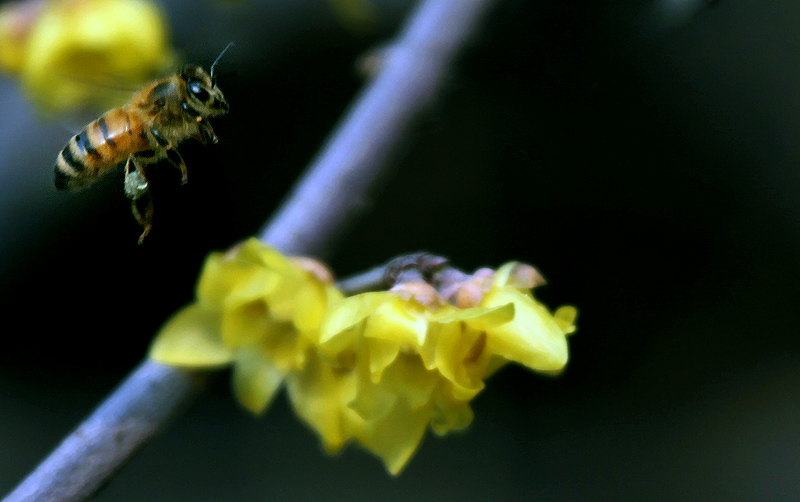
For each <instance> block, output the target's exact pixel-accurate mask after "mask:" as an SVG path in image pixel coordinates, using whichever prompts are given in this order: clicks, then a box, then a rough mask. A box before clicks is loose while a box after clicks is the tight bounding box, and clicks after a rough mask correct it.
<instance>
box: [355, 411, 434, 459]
mask: <svg viewBox="0 0 800 502" xmlns="http://www.w3.org/2000/svg"><path fill="white" fill-rule="evenodd" d="M432 408H433V405H431V404H428V405H426V406H424V407H422V408H416V409H412V408H411V407H410V406H409V405H408V403H406V402H405V401H404V400H402V399H398V400H397V401H395V404H394V406H393V407H392V409H391V410H390V411H389V413H387V414H386V415H385V416H384V418H383V419H382V420H380V421H377V422H369V423H367V424H365V425H364V427H363V428H362V430H361V431H360V433H359V435H358V436H357V438H358V441H359V443H360V444H361V445H363V446H364V447H365V448H366V449H368V450H369V451H371V452H372V453H374V454H375V455H377V456H378V457H380V458H381V460H383V463H384V465H385V466H386V469H387V470H388V471H389V472H390V473H391V474H393V475H397V474H399V473H400V471H401V470H402V469H403V467H405V466H406V464H408V461H409V460H410V459H411V456H412V455H413V454H414V452H415V451H416V450H417V447H418V446H419V444H420V442H421V441H422V438H423V437H424V435H425V429H427V427H428V423H429V422H430V419H431V409H432Z"/></svg>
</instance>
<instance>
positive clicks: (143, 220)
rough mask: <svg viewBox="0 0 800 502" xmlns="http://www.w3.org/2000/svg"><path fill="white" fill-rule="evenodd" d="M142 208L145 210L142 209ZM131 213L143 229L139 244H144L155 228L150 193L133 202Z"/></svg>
mask: <svg viewBox="0 0 800 502" xmlns="http://www.w3.org/2000/svg"><path fill="white" fill-rule="evenodd" d="M140 206H142V207H143V209H140ZM131 212H133V216H134V218H136V221H138V222H139V224H140V225H141V226H142V227H143V228H142V235H140V236H139V244H142V243H143V242H144V238H145V237H147V234H149V233H150V229H152V228H153V198H152V197H151V196H150V193H149V192H148V193H146V194H144V195H143V196H142V197H139V198H138V199H134V200H133V201H131Z"/></svg>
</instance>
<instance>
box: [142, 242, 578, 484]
mask: <svg viewBox="0 0 800 502" xmlns="http://www.w3.org/2000/svg"><path fill="white" fill-rule="evenodd" d="M529 270H532V269H531V268H530V267H527V268H526V267H525V266H521V265H520V264H517V263H509V264H506V265H504V266H503V267H501V268H500V269H498V270H497V272H493V271H491V272H487V271H485V270H484V271H479V272H478V273H476V274H475V275H474V276H472V277H471V278H469V279H468V280H465V281H462V282H461V283H460V284H459V285H458V286H457V287H456V288H455V289H453V290H452V291H450V292H449V294H450V295H451V299H452V300H453V301H455V302H456V303H460V304H461V306H456V305H453V304H452V303H451V302H450V301H447V300H446V299H445V298H444V297H443V296H442V295H441V294H440V293H439V292H438V291H436V290H435V289H434V288H433V287H432V286H430V285H428V284H426V283H404V284H400V285H399V286H396V287H395V288H393V289H392V290H391V291H389V292H371V293H363V294H359V295H355V296H351V297H348V298H344V297H343V295H342V294H341V293H339V292H338V291H337V290H336V289H335V288H334V287H333V286H331V285H330V284H329V283H326V282H325V281H324V280H323V279H321V278H320V274H313V273H311V272H309V271H307V270H306V269H304V268H301V267H300V266H299V265H298V264H297V262H294V261H291V260H289V259H287V258H284V257H282V256H281V255H279V254H278V253H277V252H275V251H274V250H271V249H269V248H267V247H264V246H263V245H261V244H259V243H258V242H257V241H255V240H251V241H248V242H247V243H246V244H244V245H243V246H242V247H241V248H240V249H239V250H238V251H236V253H235V254H233V255H232V256H227V257H226V256H224V255H220V254H214V255H212V256H211V257H209V259H208V261H207V263H206V266H205V269H204V271H203V273H202V275H201V278H200V281H199V285H198V293H197V301H196V302H195V303H194V304H192V305H190V306H188V307H186V308H185V309H184V310H182V311H181V312H179V313H178V314H177V315H176V316H175V317H174V318H173V319H172V320H171V321H169V322H168V323H167V324H166V325H165V326H164V328H163V330H162V331H161V333H160V334H159V335H158V337H157V338H156V340H155V342H154V344H153V347H152V349H151V357H152V358H153V359H155V360H156V361H160V362H163V363H166V364H173V365H181V366H193V367H197V366H218V365H227V364H232V365H233V371H234V377H233V381H234V390H235V393H236V396H237V397H238V399H239V401H240V402H241V403H242V404H243V405H244V406H245V407H247V408H248V409H250V410H252V411H254V412H262V411H263V410H264V409H266V407H267V405H268V403H269V401H270V399H271V398H272V396H274V394H275V392H276V390H277V389H278V388H279V387H280V385H281V384H282V383H285V385H286V388H287V391H288V395H289V398H290V401H291V403H292V406H293V408H294V409H295V412H296V413H297V414H298V415H299V416H300V417H301V418H302V419H303V420H304V421H305V422H306V423H307V424H308V425H309V426H310V427H311V428H312V429H314V430H315V431H316V433H317V434H318V435H319V437H320V439H321V441H322V443H323V445H324V447H325V449H326V450H328V451H329V452H336V451H339V450H340V449H341V448H342V447H343V446H344V445H345V444H347V443H348V442H350V441H354V442H357V443H358V444H360V445H362V446H363V447H364V448H366V449H367V450H369V451H371V452H372V453H374V454H376V455H377V456H378V457H380V458H381V459H382V460H383V462H384V464H385V465H386V468H387V469H388V470H389V471H390V472H391V473H393V474H397V473H398V472H400V470H401V469H402V468H403V467H404V466H405V465H406V464H407V463H408V461H409V459H410V458H411V456H412V455H413V453H414V452H415V451H416V449H417V447H418V446H419V443H420V441H421V440H422V437H423V436H424V434H425V431H426V430H427V428H428V426H430V427H431V428H432V429H433V431H434V432H435V433H437V434H439V435H442V434H446V433H448V432H450V431H455V430H460V429H463V428H465V427H467V426H468V425H469V424H470V423H471V421H472V418H473V414H472V409H471V407H470V401H471V400H472V399H473V398H474V397H475V396H476V395H477V394H478V393H479V392H480V391H481V390H482V389H483V388H484V385H485V384H484V380H485V378H487V377H488V376H489V375H491V374H492V373H493V372H494V371H496V370H497V369H498V368H500V367H501V366H503V365H504V364H506V363H508V362H516V363H519V364H523V365H525V366H527V367H528V368H530V369H533V370H535V371H541V372H547V373H554V372H558V371H560V370H562V369H563V368H564V366H565V364H566V362H567V359H568V349H567V342H566V336H567V335H568V334H570V333H571V332H572V331H573V330H574V329H575V328H574V320H575V317H576V314H577V311H576V310H575V308H574V307H561V308H560V309H558V310H557V311H556V312H555V313H554V314H551V313H550V312H549V311H548V310H547V308H546V307H544V306H543V305H542V304H541V303H539V302H537V301H536V299H535V298H534V297H533V294H532V293H531V289H530V288H531V287H532V286H533V285H536V280H535V279H536V278H533V279H532V278H531V277H529V274H528V276H526V273H527V271H529Z"/></svg>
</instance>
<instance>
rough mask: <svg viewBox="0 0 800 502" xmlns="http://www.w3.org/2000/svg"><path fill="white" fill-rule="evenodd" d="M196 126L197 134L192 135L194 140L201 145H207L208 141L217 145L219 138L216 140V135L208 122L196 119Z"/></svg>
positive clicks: (199, 118) (200, 118)
mask: <svg viewBox="0 0 800 502" xmlns="http://www.w3.org/2000/svg"><path fill="white" fill-rule="evenodd" d="M197 126H198V133H197V134H195V135H194V137H195V138H196V139H198V140H199V141H200V142H202V143H203V144H208V142H209V141H210V142H212V143H219V138H217V134H216V133H215V132H214V128H213V127H211V123H210V122H209V121H208V120H206V119H204V118H202V117H198V121H197Z"/></svg>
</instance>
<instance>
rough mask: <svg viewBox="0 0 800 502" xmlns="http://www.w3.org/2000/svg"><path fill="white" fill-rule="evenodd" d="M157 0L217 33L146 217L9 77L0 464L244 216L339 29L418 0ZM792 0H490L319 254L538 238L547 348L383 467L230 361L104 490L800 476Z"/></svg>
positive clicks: (239, 231) (365, 40)
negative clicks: (70, 188) (444, 431)
mask: <svg viewBox="0 0 800 502" xmlns="http://www.w3.org/2000/svg"><path fill="white" fill-rule="evenodd" d="M346 4H347V2H339V4H334V3H331V2H326V1H323V0H295V1H292V2H284V1H279V0H269V1H268V0H264V1H256V0H250V1H246V0H243V1H239V2H222V1H216V2H214V1H196V2H179V1H177V0H175V1H163V2H161V3H160V5H161V6H162V8H163V9H164V13H165V16H166V20H167V22H168V27H169V31H170V36H171V42H172V45H173V46H174V47H175V48H176V49H177V50H178V51H179V53H180V55H181V56H182V57H183V58H184V59H185V60H187V61H192V62H196V63H200V64H203V65H204V66H206V67H208V65H209V64H210V63H211V62H212V61H213V60H214V58H215V57H216V56H217V54H218V53H219V52H220V50H221V49H222V48H223V47H224V46H225V45H226V44H227V43H228V42H229V41H234V42H235V45H234V47H233V48H232V49H231V50H230V51H229V52H228V53H227V54H226V55H225V57H224V58H223V60H222V61H221V62H220V64H219V67H218V69H219V72H220V79H219V85H220V87H221V88H222V89H223V91H224V92H225V95H226V97H227V98H228V101H229V102H230V105H231V112H230V114H229V115H228V116H226V117H223V118H221V119H219V120H217V121H216V122H215V129H216V132H217V134H218V136H219V138H220V143H219V144H218V145H215V146H211V147H203V146H201V145H199V144H196V143H193V142H187V143H186V144H185V145H184V146H183V147H182V148H181V152H182V154H183V156H184V158H185V159H186V163H187V165H188V168H189V179H190V182H189V184H188V185H186V186H180V181H179V174H178V172H177V170H174V172H171V171H170V170H165V171H164V172H163V174H162V175H160V176H159V178H160V182H159V187H160V188H159V191H158V192H156V193H155V194H154V197H155V198H156V211H157V216H156V218H157V219H156V224H155V227H154V229H153V232H152V234H151V236H150V237H149V238H148V241H147V242H146V244H145V245H143V246H139V245H138V244H137V242H136V239H137V237H138V235H139V226H138V225H137V224H136V222H135V221H134V219H133V217H132V216H131V214H130V210H129V203H128V201H127V199H126V198H125V197H124V195H123V192H122V190H121V188H122V187H121V185H122V174H121V172H114V173H112V174H109V175H107V176H106V177H104V178H103V179H102V180H101V181H99V182H98V183H96V184H95V185H93V186H92V187H91V188H90V189H88V190H86V191H83V192H79V193H75V194H67V193H60V192H56V191H55V190H54V188H53V186H52V176H53V171H52V166H53V162H54V160H55V158H56V155H57V154H58V152H59V150H60V149H61V148H62V147H63V146H64V144H65V143H66V141H67V140H68V139H69V137H70V136H71V135H72V134H74V133H75V132H76V131H77V130H79V129H80V128H81V127H82V125H83V124H80V123H79V124H77V127H72V128H71V127H69V126H66V125H65V124H66V123H68V120H67V119H63V118H56V117H54V116H53V115H52V114H45V113H42V112H40V111H37V109H36V107H34V106H33V105H32V104H31V103H30V100H29V99H28V98H27V97H26V96H25V95H24V94H23V93H22V92H21V91H20V89H19V87H18V85H17V81H16V80H15V79H14V78H13V77H10V76H4V77H2V78H0V279H2V280H1V281H0V312H1V313H2V318H3V322H4V325H5V326H6V327H5V328H3V329H2V332H3V335H2V341H3V345H2V349H0V452H2V453H0V493H6V492H8V491H9V490H10V489H11V488H13V486H15V485H16V483H17V482H18V481H19V480H20V479H21V478H22V477H23V476H24V475H25V474H26V473H27V472H28V471H29V470H30V469H32V468H33V467H34V466H35V465H36V464H37V463H38V462H39V461H40V460H41V459H42V458H43V457H44V456H45V455H46V454H47V453H48V452H49V450H50V449H51V448H52V447H54V446H55V445H56V444H57V443H58V441H60V439H61V438H62V437H63V436H64V435H65V434H67V433H68V432H69V431H70V430H71V429H72V428H73V427H74V426H75V425H76V424H77V423H78V421H79V420H81V419H82V418H83V417H84V416H85V415H86V414H87V413H89V412H90V411H91V410H92V409H93V408H94V406H95V405H96V404H97V403H98V402H99V401H100V400H101V399H102V398H103V397H104V396H105V395H106V394H107V393H108V392H109V391H111V390H112V389H113V388H114V386H115V385H116V384H117V383H118V382H119V381H120V380H121V379H122V378H124V376H125V375H126V374H127V373H128V372H129V371H130V370H131V368H132V367H133V366H134V365H136V364H137V363H138V362H139V361H140V360H141V359H142V357H143V356H144V355H145V353H146V349H147V346H148V343H149V341H150V339H151V337H152V335H153V334H154V333H155V332H156V330H157V329H158V327H159V326H160V324H161V323H163V322H164V320H165V319H166V318H167V317H168V316H169V315H170V314H171V313H172V312H174V311H175V310H176V309H177V308H179V307H180V306H181V305H183V304H185V303H186V302H188V301H189V300H190V299H191V298H192V295H193V284H194V279H195V277H196V275H197V273H198V271H199V268H200V266H201V263H202V260H203V257H204V256H205V254H206V253H208V252H209V251H211V250H219V249H224V248H226V247H228V246H230V245H232V244H233V243H235V242H236V241H238V240H241V239H243V238H245V237H247V236H249V235H252V234H254V233H256V232H257V231H258V230H259V229H260V227H261V226H262V225H263V223H264V222H265V221H266V220H267V219H268V218H269V215H270V214H271V213H272V211H273V210H274V209H275V208H276V206H277V205H278V204H279V202H280V200H281V199H282V197H283V196H284V195H285V194H286V192H287V190H288V189H289V188H290V187H291V185H292V183H293V181H294V180H295V179H296V178H297V177H298V175H299V174H300V173H301V171H302V169H303V168H304V166H306V165H307V164H308V162H309V161H310V160H311V159H312V158H313V156H314V155H315V153H316V152H317V150H318V149H319V147H320V146H321V143H322V142H323V141H324V139H325V137H326V135H327V134H328V133H329V131H330V130H331V129H332V127H333V126H334V125H335V124H336V122H337V120H338V119H339V117H340V116H341V115H342V113H343V111H344V110H345V109H346V107H347V105H348V103H350V102H351V100H352V99H353V98H354V96H355V95H356V93H357V91H358V89H359V88H360V87H361V86H362V84H363V79H362V78H361V77H360V76H359V75H358V73H357V72H356V71H355V69H354V68H355V62H356V60H357V59H358V58H359V57H360V56H361V55H363V54H364V53H365V52H366V51H368V50H370V49H372V48H374V47H376V46H377V45H379V44H381V43H384V42H386V41H388V40H390V39H391V37H392V36H393V35H394V34H395V32H396V29H397V27H398V26H399V24H400V23H401V22H402V20H403V19H404V16H405V15H406V14H407V13H408V12H409V9H410V8H411V6H412V4H413V2H410V1H405V0H374V1H371V2H370V5H371V6H372V9H371V10H370V11H369V12H370V14H369V16H367V18H364V19H361V18H359V19H354V18H352V17H348V15H347V14H346V10H337V8H336V5H339V7H340V8H341V6H342V5H346ZM798 19H800V4H798V3H797V2H795V1H792V0H776V1H773V2H760V1H756V0H738V1H737V0H721V1H718V2H713V3H712V2H710V1H709V2H704V1H700V0H696V1H692V0H683V1H681V0H652V1H648V2H638V1H633V0H616V1H607V0H594V1H591V2H588V1H573V0H528V1H523V0H503V1H498V2H497V4H496V7H495V8H494V9H493V10H492V12H491V15H490V16H489V17H488V18H487V19H486V22H485V23H484V25H483V28H482V29H481V30H480V32H479V33H478V34H476V36H475V37H474V39H473V40H472V43H471V45H470V46H469V48H468V50H467V52H466V53H465V54H464V55H463V58H461V60H460V64H459V65H458V67H457V69H456V72H454V73H453V74H452V75H451V77H450V79H449V80H448V83H447V86H446V90H445V92H444V94H443V95H442V96H441V98H440V100H439V101H438V103H437V105H436V106H435V107H434V109H432V110H431V111H430V113H429V114H428V115H427V118H426V120H425V122H424V123H423V124H422V125H421V127H419V128H417V129H416V130H415V132H414V134H413V135H412V136H411V137H409V138H408V141H406V143H405V147H404V150H403V151H402V153H401V154H400V155H398V156H397V157H396V159H395V162H397V163H398V166H397V171H396V175H394V176H393V177H392V178H391V179H390V180H388V181H387V182H386V183H385V185H384V187H383V190H382V191H381V192H380V193H379V195H378V196H377V197H375V198H374V199H373V200H368V201H364V204H365V206H364V207H365V211H364V215H363V218H362V219H361V220H359V221H357V222H355V224H354V225H353V226H352V228H351V229H349V231H348V232H347V233H346V234H345V236H344V238H343V239H342V241H341V242H340V243H339V245H338V247H337V248H336V249H335V250H334V251H333V252H332V253H331V254H330V257H329V258H330V264H331V265H332V267H333V268H334V270H335V271H336V273H337V274H338V275H339V276H346V275H348V274H351V273H355V272H357V271H359V270H364V269H366V268H369V267H371V266H374V265H376V264H378V263H382V262H384V261H385V260H387V259H389V258H390V257H392V256H395V255H397V254H401V253H405V252H410V251H416V250H426V251H430V252H434V253H439V254H442V255H445V256H448V257H450V258H451V259H452V260H453V261H454V262H455V263H456V264H457V265H459V266H461V267H462V268H464V269H474V268H477V267H479V266H495V265H499V264H501V263H503V262H505V261H507V260H509V259H518V260H522V261H527V262H530V263H533V264H535V265H536V266H537V267H539V268H540V270H541V271H542V272H543V273H544V275H545V276H546V277H547V278H548V279H549V285H548V286H546V287H544V288H542V289H541V290H538V295H539V297H540V298H541V299H542V300H543V301H544V302H545V303H547V304H548V305H550V306H551V307H553V308H554V307H557V306H558V305H561V304H565V303H571V304H575V305H577V306H578V307H579V309H580V317H579V319H578V332H577V333H576V334H575V335H574V336H573V337H572V338H571V340H570V345H571V361H570V364H569V366H568V368H567V370H566V371H565V373H564V374H563V375H562V376H561V377H559V378H546V377H542V376H538V375H534V374H532V373H529V372H527V371H524V370H522V369H519V368H513V367H509V368H507V369H505V370H504V371H503V372H501V373H499V374H498V375H496V376H495V377H493V378H492V379H491V381H490V382H489V385H488V388H487V390H486V391H484V392H483V393H482V394H481V395H479V396H478V398H477V399H476V400H475V401H474V410H475V413H476V418H475V421H474V424H473V425H472V426H471V428H470V429H468V430H467V431H466V432H464V433H462V434H454V435H451V436H448V437H445V438H436V437H432V436H430V437H428V438H426V440H425V441H424V443H423V445H422V447H421V448H420V450H419V452H418V453H417V455H416V456H415V458H414V459H412V461H411V463H410V464H409V466H408V467H407V468H406V470H405V471H404V472H403V473H402V474H401V475H400V476H399V477H398V478H391V477H390V476H389V475H387V474H386V473H385V472H384V470H383V467H382V465H381V463H380V461H379V460H377V459H375V458H372V457H371V456H369V455H368V454H366V453H364V452H363V451H361V450H359V449H357V448H352V447H351V448H348V449H347V450H346V451H345V452H344V453H343V454H341V455H339V456H338V457H334V458H332V457H328V456H326V455H325V454H324V453H322V452H321V448H320V447H319V445H318V443H317V440H316V438H315V437H314V436H313V435H312V433H311V432H310V431H309V430H307V429H306V428H305V427H304V425H302V424H301V423H300V422H298V421H297V420H296V419H295V418H294V417H293V416H292V415H291V412H290V411H289V409H288V406H287V405H286V402H285V400H284V398H282V397H281V398H278V399H277V400H276V402H275V404H274V405H273V406H272V408H271V409H270V410H269V411H268V412H267V414H266V415H265V416H264V417H263V418H253V417H251V416H250V415H248V414H247V413H245V412H243V411H242V410H240V409H239V408H238V407H237V405H236V403H235V402H234V401H233V399H232V398H231V396H230V392H229V381H228V378H227V375H223V376H222V377H221V378H219V379H217V380H216V381H215V383H214V384H213V385H212V388H211V389H210V390H209V391H208V392H206V393H205V394H204V395H203V396H201V397H200V399H199V400H198V401H197V402H196V403H195V404H194V405H193V406H192V408H191V409H189V410H188V411H187V412H186V413H185V414H184V415H183V416H181V417H180V418H179V419H177V420H176V421H175V423H173V424H172V426H171V427H170V428H169V429H168V430H167V431H166V433H165V434H163V435H162V436H161V437H159V438H158V439H157V440H156V441H155V442H154V443H153V444H151V445H150V446H148V447H147V448H146V449H145V450H144V451H143V452H142V453H141V454H139V455H138V456H137V457H136V458H135V459H134V460H133V461H132V462H131V463H130V464H129V465H128V466H127V467H125V468H124V470H123V471H122V472H121V473H120V474H119V475H118V476H116V478H114V479H113V480H112V482H111V483H110V484H109V485H108V486H107V487H106V488H105V489H104V490H103V491H102V492H101V494H100V495H99V497H98V500H103V501H139V500H170V501H183V500H186V501H190V500H191V501H193V502H200V501H219V500H241V501H246V500H247V501H249V500H254V501H255V500H330V501H340V500H341V501H344V500H348V501H349V500H382V501H394V500H398V501H399V500H439V501H451V500H452V501H456V500H458V501H461V502H463V501H483V500H537V501H548V500H553V501H555V500H558V501H564V500H587V501H624V500H632V501H633V500H636V501H640V500H654V501H661V500H664V501H669V500H709V499H720V500H774V501H781V500H786V501H790V500H791V501H794V500H798V499H799V498H800V479H799V478H798V476H797V474H798V472H800V337H798V335H797V331H796V325H797V322H796V320H797V308H796V307H795V303H796V302H797V300H798V298H800V296H799V295H800V288H798V275H799V274H798V272H800V262H799V261H798V259H797V256H798V255H800V204H799V203H798V200H799V199H800V171H798V165H799V164H800V141H798V140H800V92H798V90H800V36H798V33H800V31H799V30H798V22H800V21H798Z"/></svg>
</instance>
